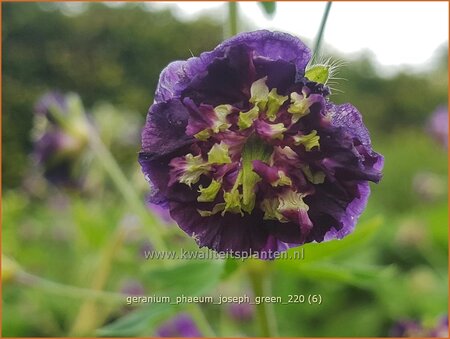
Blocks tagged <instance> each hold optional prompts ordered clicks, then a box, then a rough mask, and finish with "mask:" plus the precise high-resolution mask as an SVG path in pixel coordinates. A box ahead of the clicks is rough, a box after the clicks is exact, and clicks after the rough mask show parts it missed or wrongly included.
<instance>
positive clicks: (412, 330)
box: [389, 320, 424, 338]
mask: <svg viewBox="0 0 450 339" xmlns="http://www.w3.org/2000/svg"><path fill="white" fill-rule="evenodd" d="M389 334H390V336H391V337H401V338H410V337H422V336H423V335H424V329H423V327H422V325H421V324H419V323H418V322H415V321H412V320H402V321H399V322H397V323H396V324H395V325H394V326H393V327H392V328H391V331H390V333H389Z"/></svg>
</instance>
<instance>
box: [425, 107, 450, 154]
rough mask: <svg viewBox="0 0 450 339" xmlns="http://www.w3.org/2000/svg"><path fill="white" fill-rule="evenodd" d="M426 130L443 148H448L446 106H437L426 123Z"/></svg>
mask: <svg viewBox="0 0 450 339" xmlns="http://www.w3.org/2000/svg"><path fill="white" fill-rule="evenodd" d="M427 130H428V131H429V132H430V133H431V135H432V136H433V137H434V138H435V139H436V140H437V141H438V142H439V143H440V144H441V145H442V146H443V147H445V148H448V106H444V105H442V106H439V107H437V108H436V110H435V111H434V112H433V114H432V115H431V117H430V120H429V121H428V126H427Z"/></svg>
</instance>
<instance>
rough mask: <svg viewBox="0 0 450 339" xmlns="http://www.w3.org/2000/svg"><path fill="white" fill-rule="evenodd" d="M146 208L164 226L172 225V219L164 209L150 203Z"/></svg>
mask: <svg viewBox="0 0 450 339" xmlns="http://www.w3.org/2000/svg"><path fill="white" fill-rule="evenodd" d="M147 206H148V208H149V209H150V210H151V211H152V212H153V214H154V215H156V216H157V217H158V218H159V219H160V220H161V221H162V222H163V223H164V224H167V225H170V224H172V223H173V219H172V218H171V217H170V213H169V210H168V209H167V208H166V207H164V206H162V205H157V204H152V203H150V202H149V203H148V204H147Z"/></svg>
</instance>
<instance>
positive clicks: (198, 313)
mask: <svg viewBox="0 0 450 339" xmlns="http://www.w3.org/2000/svg"><path fill="white" fill-rule="evenodd" d="M85 120H86V123H87V126H88V127H89V128H90V133H89V136H90V138H89V144H90V146H91V148H92V150H93V151H94V153H95V154H96V156H97V157H98V159H99V160H100V162H101V164H102V165H103V167H104V169H105V171H106V172H107V173H108V174H109V176H110V177H111V179H112V181H113V182H114V184H115V185H116V187H117V189H118V190H119V192H120V193H122V195H123V197H124V198H125V200H126V201H127V203H128V204H129V206H130V207H131V208H132V209H133V210H134V212H135V213H136V214H137V215H138V216H139V217H140V218H141V221H142V222H143V223H145V224H146V226H147V227H150V228H151V231H152V238H151V241H152V245H153V247H154V249H155V250H158V251H164V250H166V248H167V247H166V245H165V243H164V239H163V238H162V236H161V234H162V233H164V231H163V230H161V229H159V228H158V227H157V224H156V223H155V222H154V220H153V219H152V218H151V216H150V214H149V213H148V211H147V209H146V208H145V206H144V205H143V203H142V201H141V199H140V198H139V196H138V195H137V194H136V191H135V190H134V189H133V187H132V186H131V185H130V183H129V182H128V180H127V178H126V177H125V175H124V174H123V172H122V170H121V169H120V167H119V165H118V164H117V162H116V160H115V159H114V157H113V156H112V155H111V153H110V152H109V150H108V149H107V148H106V146H105V145H104V144H103V142H102V141H101V139H100V137H99V135H98V134H97V132H96V130H95V129H94V128H93V127H92V125H91V124H90V123H89V122H88V120H87V118H86V117H85ZM116 234H117V237H119V236H120V232H118V233H116ZM117 243H118V242H117V239H116V238H114V239H113V240H112V242H111V244H112V248H115V247H116V246H115V245H117ZM119 243H121V241H119ZM113 253H114V251H109V250H108V249H106V254H105V256H106V258H105V260H104V261H103V263H102V264H101V268H102V267H103V266H104V268H105V272H106V273H104V274H103V273H99V274H98V276H99V277H97V278H98V281H97V282H96V281H95V280H97V279H95V280H94V283H93V284H94V285H96V286H95V287H96V288H98V289H101V288H102V286H101V285H103V282H104V281H105V280H104V279H106V277H107V276H108V275H109V269H107V268H108V267H109V265H110V263H111V261H112V254H113ZM100 271H101V270H100ZM94 306H95V305H93V306H89V305H86V306H85V307H89V308H90V309H91V307H92V310H95V307H94ZM82 309H83V308H82ZM82 309H81V310H82ZM91 313H92V312H91ZM191 313H192V317H193V318H194V320H195V321H196V323H197V324H198V325H199V328H200V329H201V330H202V331H203V334H204V335H205V336H207V337H213V336H215V335H214V332H213V331H212V329H211V327H210V325H209V323H208V321H207V319H206V318H205V315H204V314H203V312H202V310H201V308H200V306H198V305H193V306H192V307H191ZM84 318H86V317H84ZM74 328H76V326H74Z"/></svg>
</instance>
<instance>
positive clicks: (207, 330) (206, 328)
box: [189, 304, 216, 338]
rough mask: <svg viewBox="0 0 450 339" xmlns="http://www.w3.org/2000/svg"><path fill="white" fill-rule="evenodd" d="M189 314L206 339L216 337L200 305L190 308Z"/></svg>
mask: <svg viewBox="0 0 450 339" xmlns="http://www.w3.org/2000/svg"><path fill="white" fill-rule="evenodd" d="M189 313H190V315H191V317H192V318H193V319H194V320H195V324H196V325H197V326H198V328H199V330H200V333H201V334H202V335H203V336H204V337H206V338H213V337H215V336H216V334H215V333H214V331H213V329H212V328H211V326H210V325H209V322H208V320H207V319H206V317H205V314H204V313H203V312H202V309H201V308H200V306H199V305H197V304H193V305H191V306H190V307H189Z"/></svg>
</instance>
